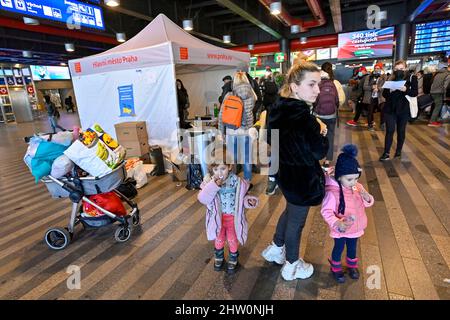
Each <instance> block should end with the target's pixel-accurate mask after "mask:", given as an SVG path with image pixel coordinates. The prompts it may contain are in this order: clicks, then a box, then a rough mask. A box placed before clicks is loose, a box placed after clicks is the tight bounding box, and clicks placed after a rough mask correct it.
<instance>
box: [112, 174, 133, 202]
mask: <svg viewBox="0 0 450 320" xmlns="http://www.w3.org/2000/svg"><path fill="white" fill-rule="evenodd" d="M116 190H117V191H119V192H120V193H121V194H123V195H124V196H125V197H127V198H128V199H133V198H134V197H136V196H137V194H138V191H137V189H136V180H134V179H133V178H126V179H125V181H124V182H122V183H121V184H120V186H118V187H117V189H116Z"/></svg>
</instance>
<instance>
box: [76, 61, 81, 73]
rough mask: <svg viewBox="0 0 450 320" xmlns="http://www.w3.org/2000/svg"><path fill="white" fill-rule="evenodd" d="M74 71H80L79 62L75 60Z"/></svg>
mask: <svg viewBox="0 0 450 320" xmlns="http://www.w3.org/2000/svg"><path fill="white" fill-rule="evenodd" d="M75 72H76V73H80V72H81V62H75Z"/></svg>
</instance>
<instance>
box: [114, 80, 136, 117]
mask: <svg viewBox="0 0 450 320" xmlns="http://www.w3.org/2000/svg"><path fill="white" fill-rule="evenodd" d="M117 89H118V90H119V107H120V116H121V117H130V116H135V115H136V114H135V113H134V95H133V85H128V86H120V87H118V88H117Z"/></svg>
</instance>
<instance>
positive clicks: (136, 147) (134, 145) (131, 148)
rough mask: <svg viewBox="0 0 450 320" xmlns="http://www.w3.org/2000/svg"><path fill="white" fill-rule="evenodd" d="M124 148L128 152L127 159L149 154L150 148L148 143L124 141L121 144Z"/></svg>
mask: <svg viewBox="0 0 450 320" xmlns="http://www.w3.org/2000/svg"><path fill="white" fill-rule="evenodd" d="M120 145H121V146H122V147H124V148H125V149H126V150H127V157H128V158H130V157H140V156H142V155H144V154H148V153H149V147H148V143H147V142H139V141H122V142H121V143H120Z"/></svg>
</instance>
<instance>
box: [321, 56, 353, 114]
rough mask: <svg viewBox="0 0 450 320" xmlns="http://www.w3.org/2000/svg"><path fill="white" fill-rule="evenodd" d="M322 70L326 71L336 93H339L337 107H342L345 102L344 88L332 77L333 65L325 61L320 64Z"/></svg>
mask: <svg viewBox="0 0 450 320" xmlns="http://www.w3.org/2000/svg"><path fill="white" fill-rule="evenodd" d="M322 70H323V71H325V72H326V73H328V75H329V76H330V80H332V81H333V83H334V86H335V87H336V90H337V93H338V95H339V107H342V106H343V105H344V104H345V100H346V98H347V97H346V96H345V92H344V89H343V88H342V84H341V83H340V82H339V81H338V80H337V79H335V78H334V71H333V65H332V64H331V63H330V62H325V63H323V64H322Z"/></svg>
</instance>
